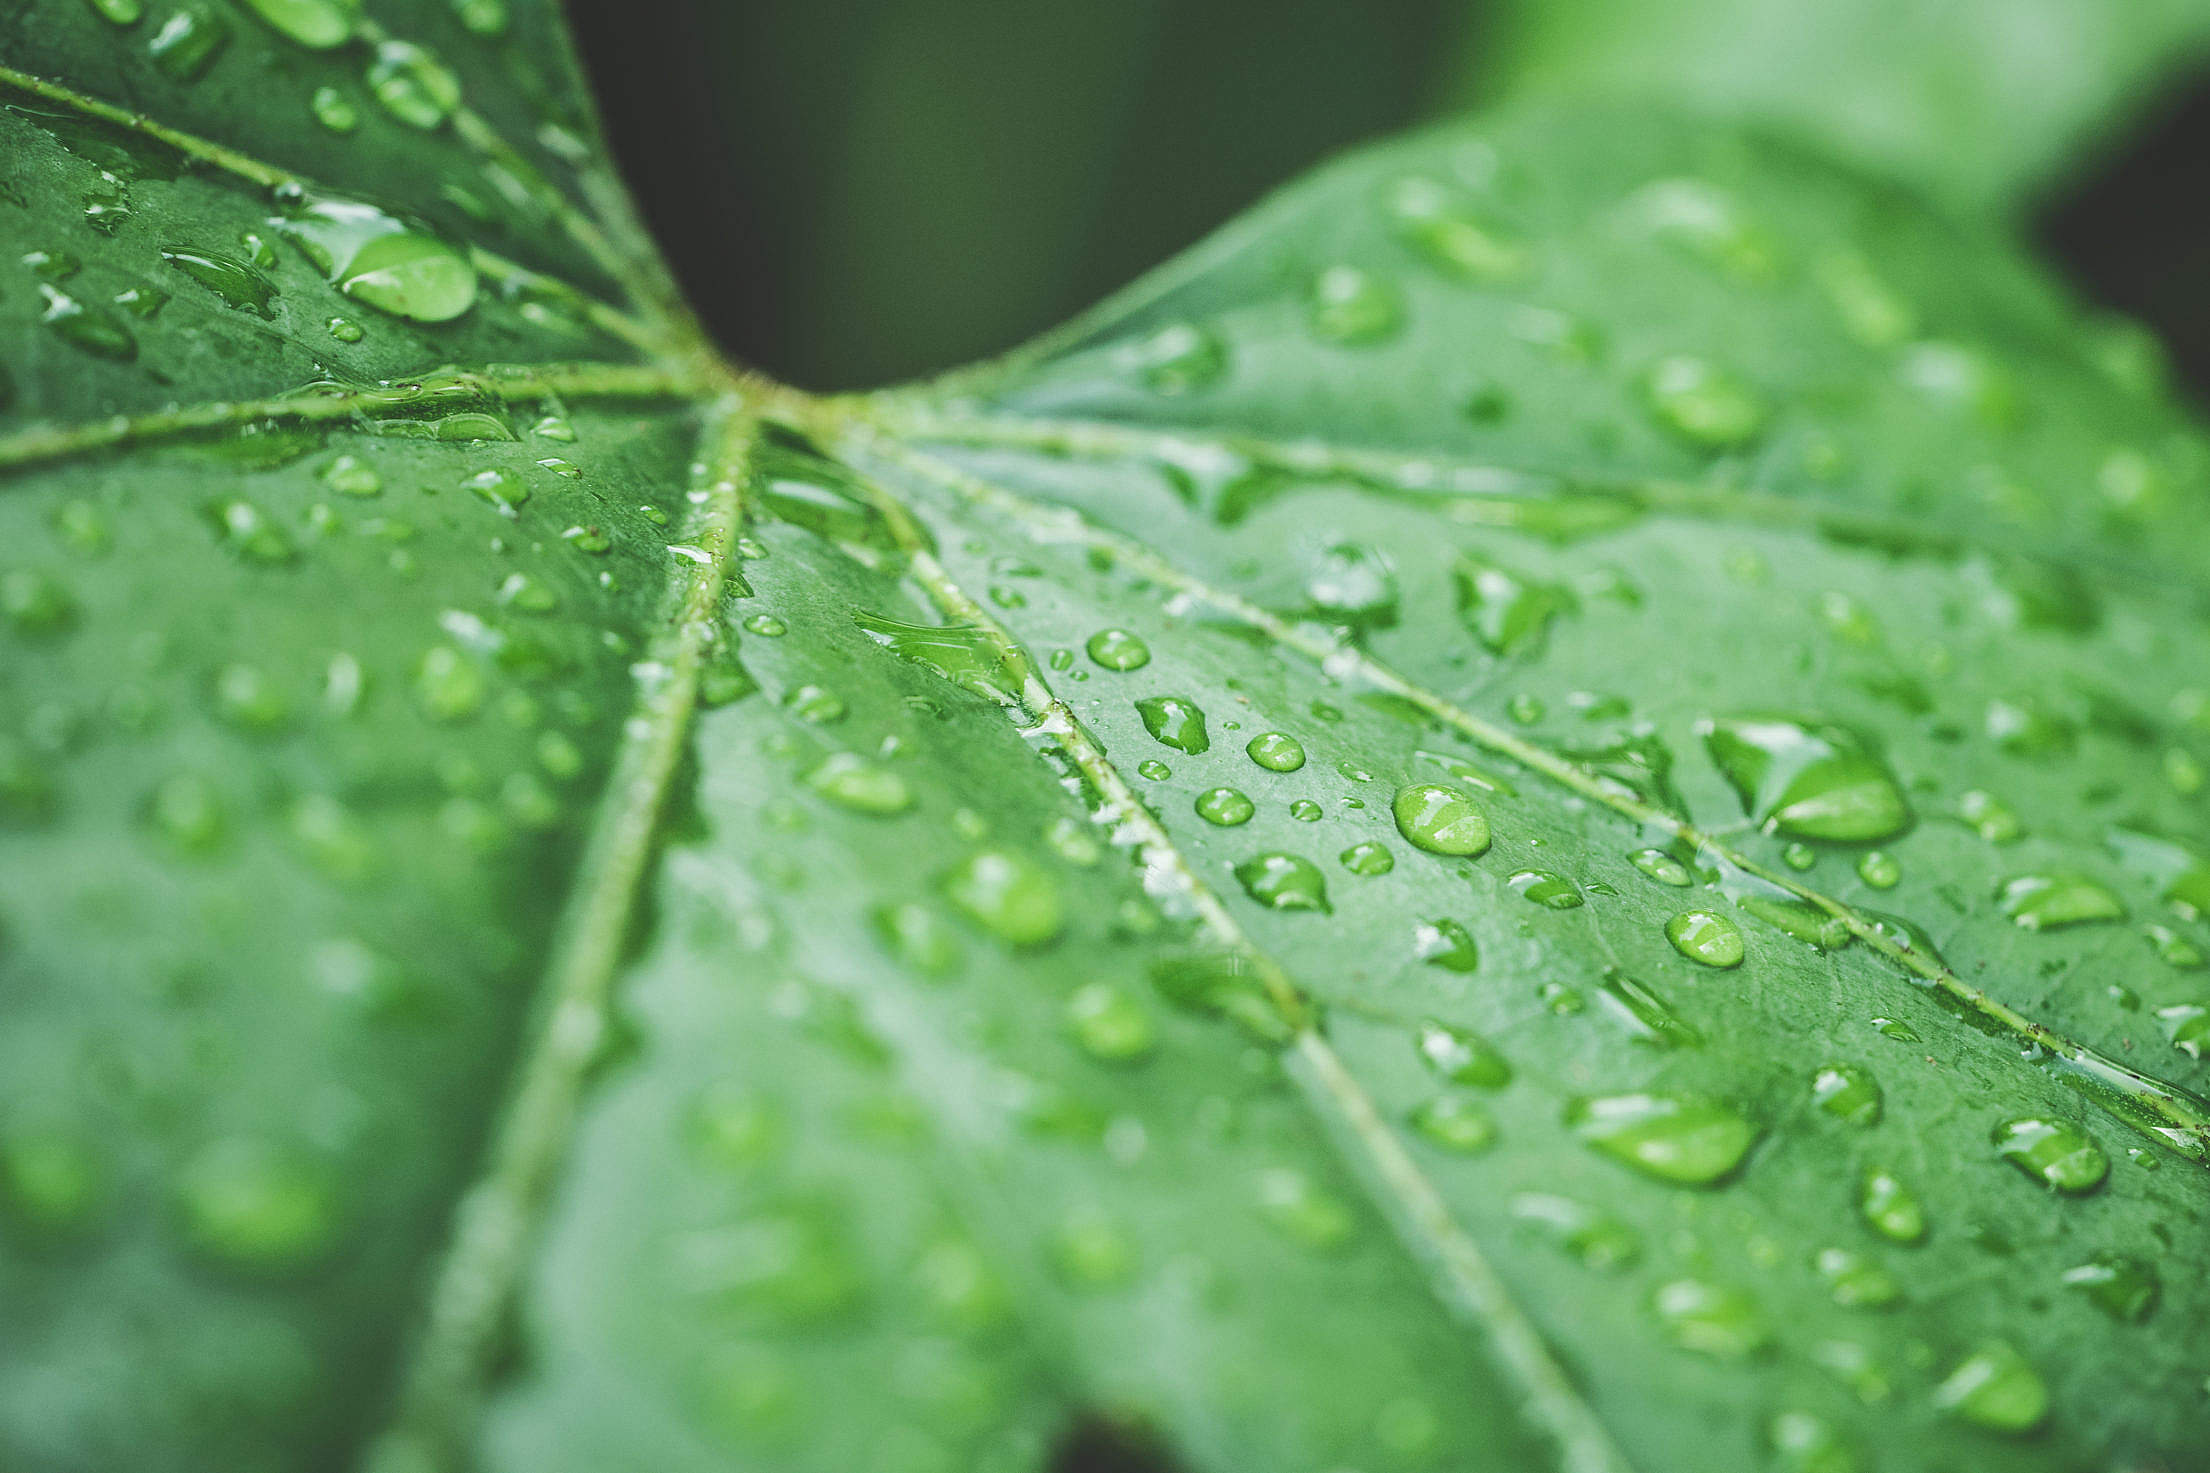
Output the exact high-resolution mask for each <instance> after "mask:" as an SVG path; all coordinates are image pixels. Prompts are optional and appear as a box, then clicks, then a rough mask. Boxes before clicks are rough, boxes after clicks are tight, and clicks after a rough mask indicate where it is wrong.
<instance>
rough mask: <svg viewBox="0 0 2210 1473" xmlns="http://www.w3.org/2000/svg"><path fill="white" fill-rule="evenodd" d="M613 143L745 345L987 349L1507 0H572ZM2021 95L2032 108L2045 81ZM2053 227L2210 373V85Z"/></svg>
mask: <svg viewBox="0 0 2210 1473" xmlns="http://www.w3.org/2000/svg"><path fill="white" fill-rule="evenodd" d="M571 10H572V11H573V13H574V16H575V21H576V25H577V28H578V30H579V31H580V32H581V40H582V42H583V48H582V49H583V52H584V55H585V56H586V57H588V58H589V59H590V62H591V66H592V73H593V80H594V82H595V84H596V86H597V89H598V92H599V96H600V99H601V103H602V106H603V107H604V110H605V114H606V121H607V125H608V127H609V130H610V131H611V133H612V135H613V141H614V144H615V148H616V150H617V152H618V153H619V154H620V155H621V158H622V163H623V165H624V167H625V169H626V170H627V173H628V176H629V178H630V179H631V181H632V182H633V184H634V186H635V187H636V189H637V191H638V193H639V195H640V197H641V199H642V203H643V207H644V210H645V214H646V216H647V217H648V219H649V220H650V222H651V223H652V225H653V227H654V228H655V230H656V231H657V232H658V233H659V235H660V238H661V240H662V241H663V242H664V243H665V245H666V248H667V250H668V252H669V254H670V256H671V257H672V259H673V261H674V264H675V267H676V269H677V272H678V273H679V274H680V275H681V277H682V278H683V283H684V285H685V287H686V288H687V289H688V290H689V292H690V295H691V299H692V301H693V302H694V303H696V304H697V305H698V307H699V309H700V311H701V313H702V315H703V316H704V317H705V318H706V320H707V323H708V325H709V326H710V327H711V328H712V329H713V330H714V331H715V332H716V333H717V334H718V335H719V336H720V338H721V340H722V342H723V344H724V346H725V347H726V348H727V349H728V350H729V351H730V352H731V353H732V354H733V355H734V356H736V357H737V358H738V359H740V360H742V361H744V362H748V363H752V364H756V365H758V366H759V367H761V368H763V369H765V370H767V371H768V372H770V373H772V374H774V375H776V376H777V377H780V378H784V379H786V380H789V381H791V382H794V383H797V384H800V385H803V386H806V387H809V388H818V389H837V388H858V387H867V386H873V385H878V384H883V383H888V382H892V381H895V380H898V379H903V378H910V377H913V376H915V375H918V374H922V373H926V372H930V371H933V370H936V369H941V368H948V367H952V366H954V365H957V364H960V363H965V362H971V361H973V360H974V359H976V358H979V357H982V356H984V355H986V354H989V353H992V352H995V351H997V350H999V349H1002V348H1006V347H1009V346H1011V345H1012V344H1014V343H1016V342H1019V341H1020V340H1022V339H1023V338H1026V337H1028V336H1030V335H1031V334H1033V333H1035V332H1037V331H1039V330H1041V329H1043V328H1045V327H1048V326H1051V325H1052V324H1053V323H1056V322H1059V321H1062V320H1064V319H1065V318H1067V317H1068V316H1070V315H1072V314H1073V313H1074V312H1076V311H1078V310H1080V309H1081V308H1083V307H1085V306H1088V305H1089V304H1090V303H1092V302H1094V301H1096V300H1097V299H1098V298H1100V297H1102V296H1104V295H1105V294H1106V293H1108V292H1110V291H1111V290H1113V289H1114V288H1115V287H1118V286H1120V285H1122V284H1124V283H1125V282H1127V281H1129V280H1130V279H1132V278H1133V277H1135V276H1136V275H1138V274H1140V273H1141V272H1142V271H1144V270H1145V269H1147V268H1149V267H1151V266H1153V265H1156V264H1158V263H1159V262H1161V261H1164V260H1165V259H1166V258H1167V257H1169V256H1171V255H1173V254H1174V253H1175V252H1176V251H1179V250H1181V249H1182V248H1183V247H1185V246H1187V245H1189V244H1191V243H1192V242H1194V241H1196V240H1198V239H1199V238H1201V237H1202V236H1203V235H1205V234H1206V233H1207V232H1208V231H1210V230H1211V229H1212V228H1213V227H1214V226H1216V225H1218V224H1220V223H1222V222H1223V221H1225V220H1227V219H1229V218H1231V217H1232V216H1234V215H1235V214H1237V213H1238V212H1239V211H1241V210H1242V209H1243V208H1244V207H1246V206H1247V205H1249V204H1250V203H1251V202H1252V201H1254V200H1255V199H1257V198H1258V197H1259V196H1260V195H1262V194H1264V193H1265V192H1266V191H1267V190H1269V189H1271V188H1272V187H1273V186H1275V185H1277V184H1280V183H1282V182H1284V181H1286V180H1288V179H1291V178H1294V177H1295V176H1296V175H1297V174H1299V173H1301V172H1302V171H1303V170H1304V169H1306V168H1307V167H1309V166H1310V165H1311V164H1312V163H1313V162H1314V161H1315V160H1317V159H1319V158H1320V157H1322V156H1323V155H1325V154H1327V153H1329V152H1331V151H1333V150H1336V149H1339V148H1341V147H1343V146H1345V145H1348V144H1351V143H1355V142H1358V141H1359V140H1362V139H1366V138H1371V137H1377V136H1380V135H1383V134H1386V133H1389V132H1392V131H1394V130H1396V129H1399V128H1402V127H1405V126H1407V125H1409V124H1412V123H1415V122H1418V121H1421V120H1422V119H1425V118H1428V117H1432V116H1434V115H1436V114H1437V113H1438V112H1439V111H1441V110H1442V109H1443V108H1444V107H1445V105H1446V103H1447V100H1448V99H1449V98H1451V97H1452V96H1454V95H1461V94H1462V87H1461V86H1460V84H1462V79H1463V78H1464V77H1465V75H1466V74H1467V72H1468V69H1469V62H1468V61H1467V58H1468V57H1472V58H1473V61H1472V62H1471V63H1470V66H1471V68H1472V70H1473V72H1474V74H1475V75H1476V76H1478V75H1479V70H1478V69H1479V52H1480V47H1481V45H1482V42H1483V37H1484V33H1485V32H1484V24H1483V21H1484V15H1485V12H1486V10H1487V6H1485V5H1484V4H1483V3H1482V0H1349V3H1346V0H1059V3H1049V0H620V3H613V0H574V3H573V4H572V5H571ZM2022 105H2024V103H2023V102H2022ZM2147 116H2148V117H2149V119H2150V121H2149V122H2148V123H2146V124H2144V125H2142V127H2141V128H2140V129H2139V130H2137V132H2136V133H2135V134H2134V135H2133V136H2132V137H2131V138H2129V139H2126V140H2121V141H2120V143H2119V145H2118V146H2117V147H2116V148H2115V149H2112V150H2110V151H2108V152H2107V153H2106V155H2105V156H2104V157H2103V158H2102V159H2100V160H2099V161H2097V162H2095V163H2094V164H2092V165H2090V166H2089V168H2088V169H2087V171H2086V172H2085V174H2084V175H2083V177H2081V178H2079V179H2076V180H2075V181H2073V182H2072V183H2071V184H2070V185H2069V186H2067V187H2066V189H2065V190H2064V191H2062V193H2061V195H2060V197H2057V198H2054V199H2052V200H2050V201H2047V202H2046V203H2045V204H2044V206H2043V208H2042V209H2041V210H2040V211H2039V213H2038V216H2037V219H2036V220H2035V222H2034V228H2035V230H2036V233H2037V234H2038V235H2039V237H2040V239H2041V242H2042V244H2043V245H2044V246H2045V247H2046V248H2047V249H2048V250H2049V251H2050V252H2051V253H2052V254H2054V255H2055V256H2056V257H2057V258H2058V259H2059V260H2060V262H2061V263H2062V265H2063V266H2064V267H2065V269H2067V270H2068V271H2069V272H2070V273H2071V275H2072V276H2073V278H2074V280H2075V281H2076V282H2077V283H2078V285H2079V287H2080V289H2081V290H2082V291H2083V292H2084V293H2085V294H2086V295H2088V296H2090V297H2092V298H2094V299H2096V300H2099V301H2102V302H2104V303H2106V304H2108V305H2110V306H2113V307H2117V308H2120V309H2122V310H2124V311H2127V312H2130V313H2133V314H2135V315H2137V316H2139V317H2142V318H2143V319H2144V320H2146V321H2147V322H2148V323H2149V324H2150V325H2151V326H2152V327H2154V328H2156V329H2157V330H2158V331H2159V332H2160V333H2162V335H2163V336H2164V338H2165V340H2166V341H2167V343H2169V344H2170V346H2171V348H2172V351H2173V356H2174V358H2175V361H2176V362H2177V364H2178V367H2179V369H2180V372H2181V374H2182V376H2183V377H2184V378H2185V379H2187V380H2188V381H2189V382H2190V383H2191V384H2193V385H2194V386H2195V389H2196V392H2197V394H2198V395H2200V394H2202V392H2203V388H2204V386H2205V385H2206V384H2210V229H2206V228H2205V226H2206V224H2210V191H2206V189H2205V187H2204V186H2205V185H2206V184H2210V170H2206V168H2205V161H2206V160H2210V87H2204V86H2201V85H2197V86H2196V87H2194V88H2192V89H2188V88H2181V89H2178V90H2177V91H2175V92H2174V93H2173V94H2172V95H2171V96H2169V97H2167V98H2164V99H2162V100H2161V102H2160V104H2159V105H2158V106H2155V107H2152V108H2150V109H2149V110H2148V112H2147Z"/></svg>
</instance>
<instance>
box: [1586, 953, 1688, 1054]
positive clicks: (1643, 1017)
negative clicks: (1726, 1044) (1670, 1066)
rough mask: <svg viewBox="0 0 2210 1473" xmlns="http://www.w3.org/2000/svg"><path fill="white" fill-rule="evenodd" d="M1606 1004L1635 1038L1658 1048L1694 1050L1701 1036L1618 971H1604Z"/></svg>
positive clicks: (1648, 991) (1662, 1000) (1663, 1003)
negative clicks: (1630, 1030) (1632, 1032)
mask: <svg viewBox="0 0 2210 1473" xmlns="http://www.w3.org/2000/svg"><path fill="white" fill-rule="evenodd" d="M1602 996H1603V1000H1604V1002H1605V1003H1606V1004H1607V1005H1609V1006H1610V1008H1611V1010H1612V1011H1613V1013H1614V1014H1616V1015H1617V1016H1618V1017H1619V1018H1620V1019H1622V1020H1623V1021H1624V1022H1625V1023H1626V1024H1627V1026H1628V1027H1629V1028H1631V1029H1632V1030H1633V1031H1634V1035H1635V1037H1636V1038H1638V1039H1640V1040H1641V1041H1642V1042H1644V1043H1647V1044H1651V1045H1654V1046H1655V1047H1658V1048H1695V1047H1697V1046H1698V1045H1700V1044H1701V1043H1702V1042H1703V1041H1704V1040H1703V1035H1702V1034H1700V1033H1698V1032H1697V1031H1696V1030H1695V1029H1694V1028H1693V1027H1691V1026H1689V1024H1688V1022H1687V1021H1686V1020H1685V1019H1683V1018H1682V1017H1681V1016H1680V1015H1679V1014H1678V1013H1676V1012H1674V1011H1673V1009H1672V1006H1671V1005H1670V1004H1669V1003H1667V1002H1666V1001H1665V999H1664V998H1662V997H1659V996H1658V995H1657V994H1656V993H1655V992H1653V991H1651V990H1650V989H1649V988H1648V987H1646V986H1644V985H1643V984H1642V983H1640V982H1637V981H1636V980H1635V979H1634V978H1632V977H1630V976H1628V975H1627V974H1626V973H1624V972H1622V971H1620V970H1619V969H1618V968H1617V967H1607V968H1605V969H1604V983H1603V993H1602Z"/></svg>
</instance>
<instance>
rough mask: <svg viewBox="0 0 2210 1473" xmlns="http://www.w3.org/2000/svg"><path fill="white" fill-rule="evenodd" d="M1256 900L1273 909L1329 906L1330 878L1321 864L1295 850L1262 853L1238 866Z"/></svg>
mask: <svg viewBox="0 0 2210 1473" xmlns="http://www.w3.org/2000/svg"><path fill="white" fill-rule="evenodd" d="M1235 877H1236V879H1238V880H1239V881H1241V882H1242V884H1243V889H1244V891H1245V892H1246V893H1247V894H1249V895H1250V897H1251V898H1252V899H1253V900H1256V901H1257V902H1258V903H1259V904H1261V905H1263V906H1265V907H1267V908H1268V909H1269V910H1328V909H1330V906H1329V905H1328V889H1327V880H1326V879H1325V878H1323V877H1322V876H1321V874H1320V870H1319V866H1317V865H1315V864H1314V863H1313V862H1312V861H1311V860H1309V859H1305V858H1302V857H1301V856H1298V855H1295V854H1280V853H1274V854H1259V855H1254V856H1253V857H1251V858H1249V859H1246V860H1244V861H1243V862H1242V863H1241V864H1239V865H1237V866H1236V867H1235Z"/></svg>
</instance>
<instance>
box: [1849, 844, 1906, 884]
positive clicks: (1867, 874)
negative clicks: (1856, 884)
mask: <svg viewBox="0 0 2210 1473" xmlns="http://www.w3.org/2000/svg"><path fill="white" fill-rule="evenodd" d="M1857 878H1858V879H1860V880H1863V881H1864V882H1865V883H1866V884H1868V885H1870V886H1872V888H1873V889H1875V890H1893V889H1894V888H1895V887H1896V886H1897V885H1899V884H1901V883H1902V881H1903V866H1902V865H1900V864H1898V863H1896V861H1895V856H1894V855H1892V854H1890V853H1888V851H1887V850H1885V849H1867V850H1866V851H1865V852H1864V853H1862V854H1860V855H1858V856H1857Z"/></svg>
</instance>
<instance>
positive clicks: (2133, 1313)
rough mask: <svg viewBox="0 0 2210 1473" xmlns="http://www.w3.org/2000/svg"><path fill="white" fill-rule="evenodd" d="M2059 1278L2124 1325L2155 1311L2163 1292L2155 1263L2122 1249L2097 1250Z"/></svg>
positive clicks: (2131, 1323)
mask: <svg viewBox="0 0 2210 1473" xmlns="http://www.w3.org/2000/svg"><path fill="white" fill-rule="evenodd" d="M2058 1282H2060V1283H2062V1284H2063V1285H2064V1286H2065V1287H2066V1288H2068V1289H2076V1290H2078V1291H2079V1292H2080V1293H2082V1294H2085V1295H2086V1296H2087V1299H2088V1302H2089V1303H2090V1304H2093V1305H2094V1306H2095V1307H2096V1308H2097V1309H2099V1310H2101V1311H2102V1312H2103V1313H2104V1314H2106V1315H2109V1316H2110V1317H2111V1318H2112V1319H2114V1320H2116V1321H2118V1323H2120V1324H2124V1325H2137V1324H2139V1323H2141V1321H2143V1320H2145V1319H2147V1318H2148V1317H2149V1316H2150V1315H2151V1314H2153V1313H2155V1312H2156V1302H2157V1300H2158V1298H2160V1297H2161V1296H2162V1294H2163V1292H2164V1285H2163V1281H2162V1279H2160V1278H2159V1277H2158V1275H2157V1272H2156V1268H2155V1266H2154V1265H2152V1264H2149V1263H2146V1262H2144V1261H2142V1260H2141V1259H2138V1258H2128V1257H2126V1256H2125V1255H2124V1254H2122V1253H2098V1254H2096V1255H2095V1256H2094V1257H2093V1258H2090V1259H2089V1260H2088V1261H2087V1262H2085V1263H2082V1264H2079V1265H2077V1266H2076V1267H2073V1268H2068V1269H2066V1270H2065V1271H2064V1272H2063V1273H2062V1274H2060V1275H2058Z"/></svg>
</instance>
